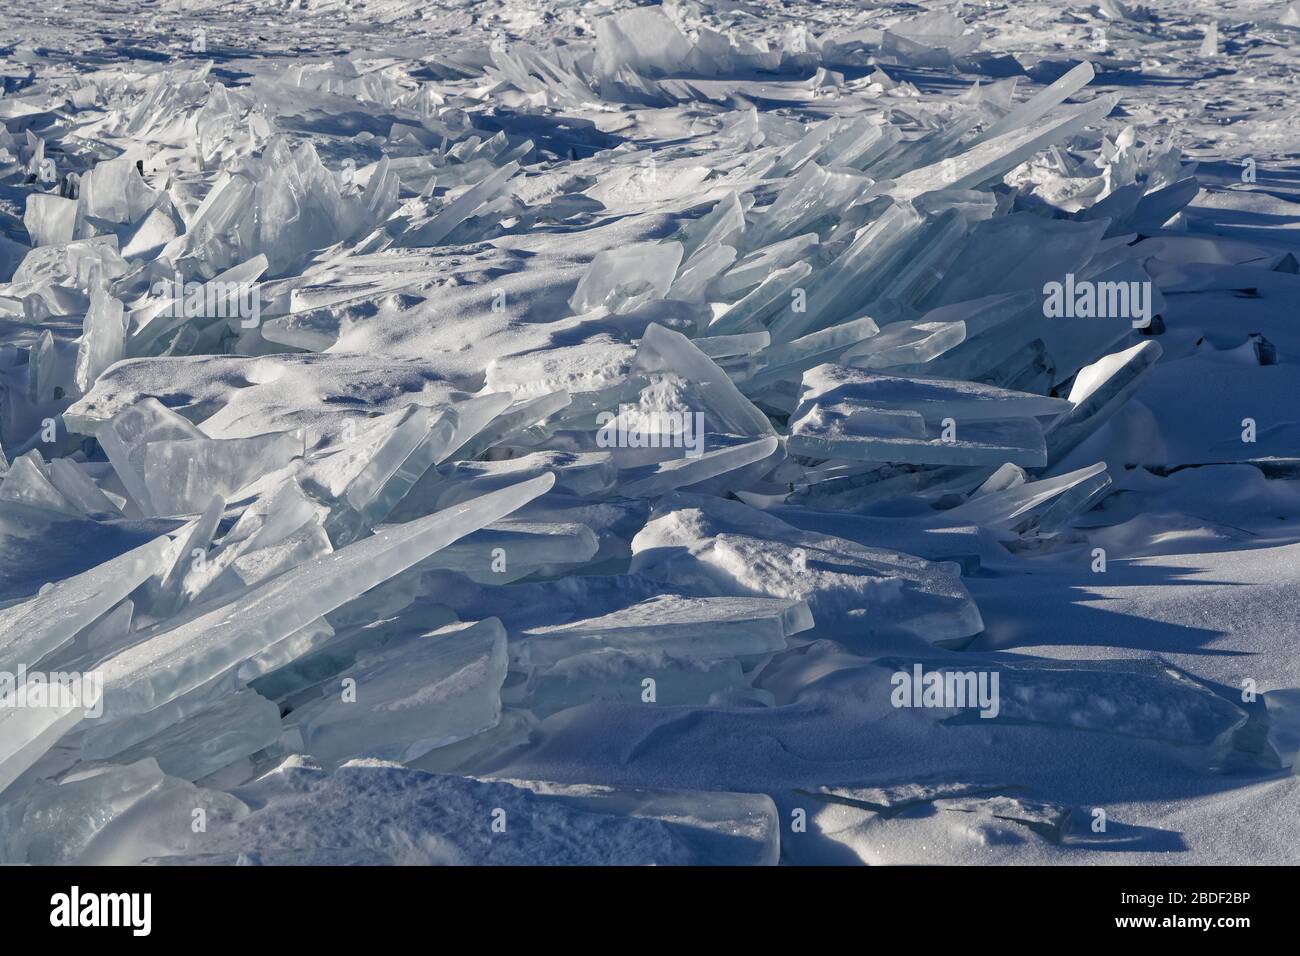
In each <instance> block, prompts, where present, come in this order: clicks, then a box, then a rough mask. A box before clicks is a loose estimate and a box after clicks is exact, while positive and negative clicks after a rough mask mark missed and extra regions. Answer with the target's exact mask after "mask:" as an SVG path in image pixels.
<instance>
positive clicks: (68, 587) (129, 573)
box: [0, 535, 172, 673]
mask: <svg viewBox="0 0 1300 956" xmlns="http://www.w3.org/2000/svg"><path fill="white" fill-rule="evenodd" d="M171 548H172V541H171V538H169V537H168V536H166V535H162V536H160V537H157V538H155V539H153V540H152V541H150V542H149V543H148V544H144V545H141V546H140V547H138V548H135V549H134V550H131V551H128V552H126V553H125V554H123V555H120V556H118V557H116V558H113V559H112V560H110V561H105V562H104V563H103V564H101V565H99V566H98V567H95V568H92V569H91V570H89V571H86V572H84V573H82V574H78V575H75V576H73V577H70V578H66V579H64V580H62V581H59V582H56V583H54V584H52V585H51V586H50V587H49V588H48V589H47V590H45V591H43V592H42V593H41V594H39V595H38V596H36V597H34V598H32V599H30V600H28V601H24V602H23V603H21V604H16V605H12V606H10V607H7V608H4V609H3V610H0V671H4V672H8V673H14V672H16V670H17V668H18V666H19V665H22V666H25V667H35V666H36V665H37V664H38V663H40V661H41V659H42V658H44V657H45V656H46V655H48V654H50V653H52V652H53V651H55V650H57V649H58V648H59V647H60V646H62V645H63V644H64V643H65V642H67V641H70V640H72V638H73V637H74V636H75V635H76V633H77V632H78V631H80V630H81V629H82V628H83V627H86V626H88V625H89V624H91V623H92V622H94V621H95V620H96V619H97V618H98V617H100V616H101V615H102V614H103V613H104V612H106V611H107V610H109V608H111V607H113V605H115V604H117V603H118V602H119V601H121V600H122V599H123V598H125V597H126V596H127V595H128V594H130V593H131V592H132V591H134V590H135V589H136V588H137V587H139V586H140V584H142V583H143V582H144V581H145V580H146V579H147V578H149V577H151V576H152V575H155V574H160V573H161V572H162V568H163V566H164V562H165V561H166V560H167V558H168V555H169V552H170V549H171Z"/></svg>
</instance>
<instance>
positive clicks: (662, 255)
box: [569, 242, 682, 315]
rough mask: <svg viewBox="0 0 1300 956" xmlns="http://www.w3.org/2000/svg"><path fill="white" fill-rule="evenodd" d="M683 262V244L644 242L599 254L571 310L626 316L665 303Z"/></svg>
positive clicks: (571, 303) (576, 313) (589, 269)
mask: <svg viewBox="0 0 1300 956" xmlns="http://www.w3.org/2000/svg"><path fill="white" fill-rule="evenodd" d="M681 261H682V246H681V243H679V242H643V243H636V244H634V245H631V246H625V247H623V248H622V249H607V250H605V251H604V252H600V253H597V255H596V258H594V259H593V260H592V261H591V265H590V266H588V268H587V272H586V274H585V275H584V276H583V277H582V279H581V280H579V282H578V287H577V288H576V289H575V290H574V292H573V296H572V297H571V298H570V299H569V308H571V309H572V310H573V312H574V314H575V315H582V314H583V313H586V312H590V311H592V310H593V309H598V308H603V309H607V310H608V311H610V312H613V313H622V312H629V311H631V310H632V309H634V308H636V307H637V306H639V305H641V304H642V303H644V302H649V301H651V300H653V299H662V298H663V297H664V296H665V295H667V293H668V289H669V287H670V286H671V285H672V284H673V279H674V278H675V277H676V275H677V266H678V265H679V264H680V263H681Z"/></svg>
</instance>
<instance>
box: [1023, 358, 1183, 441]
mask: <svg viewBox="0 0 1300 956" xmlns="http://www.w3.org/2000/svg"><path fill="white" fill-rule="evenodd" d="M1162 354H1164V349H1163V348H1161V346H1160V343H1159V342H1156V341H1153V340H1150V339H1148V340H1147V341H1145V342H1141V343H1139V344H1138V345H1135V346H1133V347H1132V348H1130V349H1125V350H1124V351H1122V352H1116V353H1114V354H1113V355H1107V356H1106V357H1105V358H1103V359H1101V360H1100V361H1098V362H1095V363H1093V364H1092V365H1089V366H1086V367H1085V368H1082V369H1080V370H1079V373H1078V375H1076V376H1075V378H1074V385H1073V387H1071V389H1070V403H1071V404H1072V405H1073V408H1071V409H1069V411H1068V412H1066V414H1064V415H1062V416H1061V417H1060V418H1059V419H1057V420H1056V421H1055V422H1053V423H1052V425H1051V427H1050V428H1049V429H1048V431H1047V454H1048V460H1049V461H1050V462H1052V463H1056V462H1058V461H1060V460H1061V459H1062V458H1064V457H1065V456H1066V455H1067V454H1068V453H1069V452H1070V451H1072V450H1073V449H1074V448H1076V447H1077V446H1078V445H1079V443H1080V442H1082V441H1083V440H1084V439H1085V438H1087V437H1088V436H1089V435H1091V434H1092V433H1093V432H1094V431H1096V430H1097V429H1098V428H1100V427H1101V426H1102V425H1104V424H1105V423H1106V421H1107V420H1109V418H1110V417H1111V416H1112V415H1114V414H1115V412H1116V411H1118V410H1119V408H1120V407H1121V406H1123V404H1124V403H1125V402H1127V401H1128V400H1129V397H1130V396H1132V395H1133V393H1134V392H1136V391H1137V390H1138V389H1139V388H1140V387H1141V386H1142V383H1143V382H1145V381H1146V380H1147V378H1148V377H1149V376H1150V374H1151V371H1152V369H1153V368H1155V364H1156V362H1157V361H1159V360H1160V356H1161V355H1162Z"/></svg>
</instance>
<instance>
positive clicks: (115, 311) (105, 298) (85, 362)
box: [76, 285, 126, 395]
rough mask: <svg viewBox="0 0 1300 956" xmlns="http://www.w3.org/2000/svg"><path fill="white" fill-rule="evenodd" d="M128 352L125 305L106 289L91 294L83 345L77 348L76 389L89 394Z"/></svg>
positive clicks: (99, 289) (84, 323)
mask: <svg viewBox="0 0 1300 956" xmlns="http://www.w3.org/2000/svg"><path fill="white" fill-rule="evenodd" d="M125 350H126V318H125V314H124V311H123V306H122V303H121V302H119V301H118V300H117V299H115V298H113V297H112V296H111V295H109V294H108V290H107V289H106V288H104V287H103V286H99V285H97V286H95V288H94V289H92V290H91V292H90V311H88V312H87V313H86V317H85V319H84V321H83V322H82V332H81V342H80V343H79V345H78V347H77V368H76V386H77V391H78V392H80V393H81V394H83V395H84V394H85V393H86V392H88V391H90V389H91V386H93V385H94V384H95V379H97V378H99V376H101V375H103V374H104V372H105V371H107V370H108V367H109V366H110V365H112V364H113V363H114V362H117V361H120V360H121V359H122V356H123V355H125V354H126V353H125Z"/></svg>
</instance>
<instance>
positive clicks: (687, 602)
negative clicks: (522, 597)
mask: <svg viewBox="0 0 1300 956" xmlns="http://www.w3.org/2000/svg"><path fill="white" fill-rule="evenodd" d="M812 626H813V620H812V614H811V613H810V612H809V610H808V605H807V604H806V603H804V602H803V601H798V600H783V599H779V598H757V597H708V598H699V597H685V596H682V595H677V594H662V595H659V596H657V597H654V598H650V599H649V600H646V601H642V602H640V603H639V604H633V605H631V606H630V607H625V608H622V609H621V610H618V611H614V612H612V613H610V614H605V615H602V616H600V617H594V618H589V619H587V620H581V621H572V622H570V623H568V624H555V625H550V626H544V627H533V628H528V629H527V630H525V631H523V632H522V633H521V634H520V635H519V637H520V640H519V642H518V644H517V645H515V644H514V643H513V642H512V645H511V651H512V653H513V654H514V655H515V657H516V658H517V660H518V663H519V664H520V665H521V666H524V667H532V666H537V665H539V664H553V663H555V662H556V661H559V660H563V659H564V658H566V657H569V656H571V655H573V654H579V653H583V652H585V651H594V650H599V649H600V648H602V647H613V648H619V649H622V650H632V651H636V650H640V651H655V650H658V651H663V652H664V653H665V654H669V655H671V656H673V657H683V658H686V659H689V660H716V659H718V658H727V657H740V656H744V655H748V654H768V653H771V652H772V651H778V650H783V649H784V648H785V646H786V638H787V637H789V636H791V635H794V634H798V633H799V632H800V631H806V630H808V629H809V628H810V627H812Z"/></svg>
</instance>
